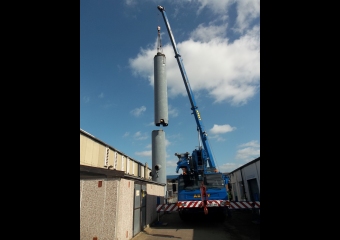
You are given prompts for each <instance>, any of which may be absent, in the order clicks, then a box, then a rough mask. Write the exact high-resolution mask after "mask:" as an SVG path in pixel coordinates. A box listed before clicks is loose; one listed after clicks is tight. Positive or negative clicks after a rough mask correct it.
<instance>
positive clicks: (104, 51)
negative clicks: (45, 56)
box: [80, 0, 260, 175]
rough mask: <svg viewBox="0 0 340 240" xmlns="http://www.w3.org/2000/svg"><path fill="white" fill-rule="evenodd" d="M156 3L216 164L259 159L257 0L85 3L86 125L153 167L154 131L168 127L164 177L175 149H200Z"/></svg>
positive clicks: (229, 167) (223, 167)
mask: <svg viewBox="0 0 340 240" xmlns="http://www.w3.org/2000/svg"><path fill="white" fill-rule="evenodd" d="M158 5H161V6H163V7H165V10H166V14H167V17H168V20H169V23H170V27H171V30H172V33H173V35H174V38H175V41H176V44H177V48H178V51H179V53H180V55H181V57H182V60H183V64H184V67H185V71H186V73H187V77H188V79H189V82H190V86H191V88H192V91H193V93H194V98H195V101H196V104H197V106H198V110H199V111H200V114H201V118H202V122H203V124H204V129H205V130H206V131H207V132H208V139H209V143H210V147H211V150H212V153H213V156H214V160H215V164H216V166H217V168H218V170H220V171H222V172H230V171H233V170H234V169H236V168H238V167H239V166H242V165H244V164H245V163H247V162H249V161H251V160H254V159H255V158H257V157H259V156H260V18H259V17H260V1H259V0H238V1H231V0H173V1H165V0H159V1H154V0H143V1H138V0H121V1H116V0H80V128H81V129H83V130H85V131H86V132H88V133H90V134H92V135H94V136H95V137H96V138H98V139H100V140H101V141H103V142H105V143H107V144H108V145H110V146H112V147H114V148H116V149H117V150H119V151H121V152H123V153H125V154H126V155H127V156H129V157H131V158H133V159H135V160H137V161H139V162H141V163H143V164H145V163H148V165H149V166H150V167H151V166H152V162H151V161H152V156H151V152H152V151H151V143H152V139H151V137H152V131H153V130H160V129H163V130H164V132H165V138H166V154H167V156H166V161H167V170H166V171H167V175H173V174H176V163H177V160H178V158H177V157H176V156H175V153H184V152H189V153H191V152H192V151H193V150H194V149H195V148H196V147H198V146H199V142H198V141H199V140H198V133H197V130H196V128H197V127H196V122H195V119H194V116H193V115H192V114H191V106H190V101H189V98H188V96H187V93H186V90H185V86H184V83H183V79H182V77H181V74H180V69H179V67H178V64H177V61H176V59H175V58H174V51H173V48H172V45H171V42H170V38H169V35H168V32H167V30H166V27H165V23H164V20H163V18H162V14H161V12H160V11H159V10H158V9H157V6H158ZM157 26H160V27H161V39H162V46H163V53H164V54H165V55H166V75H167V85H168V108H169V116H168V119H169V125H168V126H167V127H162V126H161V127H157V126H155V124H154V89H153V74H154V72H153V71H154V69H153V58H154V56H155V55H156V53H157ZM180 172H181V170H180V171H179V173H180Z"/></svg>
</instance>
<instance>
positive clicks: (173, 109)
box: [168, 104, 178, 117]
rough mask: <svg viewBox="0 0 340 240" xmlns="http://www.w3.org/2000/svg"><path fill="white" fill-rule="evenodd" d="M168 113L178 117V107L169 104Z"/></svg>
mask: <svg viewBox="0 0 340 240" xmlns="http://www.w3.org/2000/svg"><path fill="white" fill-rule="evenodd" d="M168 114H169V116H171V117H177V116H178V109H177V108H175V107H173V106H171V105H170V104H169V106H168Z"/></svg>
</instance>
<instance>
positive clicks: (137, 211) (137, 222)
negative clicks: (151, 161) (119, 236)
mask: <svg viewBox="0 0 340 240" xmlns="http://www.w3.org/2000/svg"><path fill="white" fill-rule="evenodd" d="M134 189H135V193H134V207H133V236H135V235H136V234H137V233H139V232H140V231H142V230H143V229H144V228H145V227H146V185H145V184H141V183H135V187H134Z"/></svg>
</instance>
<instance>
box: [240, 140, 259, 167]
mask: <svg viewBox="0 0 340 240" xmlns="http://www.w3.org/2000/svg"><path fill="white" fill-rule="evenodd" d="M239 147H240V148H242V149H239V150H238V151H237V154H236V157H235V158H236V159H240V160H243V161H244V162H249V161H252V160H254V159H255V158H257V157H259V156H260V144H259V143H258V142H257V141H250V142H248V143H245V144H241V145H240V146H239Z"/></svg>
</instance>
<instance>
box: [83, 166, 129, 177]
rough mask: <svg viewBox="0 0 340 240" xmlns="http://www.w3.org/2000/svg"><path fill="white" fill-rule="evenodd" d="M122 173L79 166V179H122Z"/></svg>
mask: <svg viewBox="0 0 340 240" xmlns="http://www.w3.org/2000/svg"><path fill="white" fill-rule="evenodd" d="M124 175H125V173H124V171H118V170H109V169H105V168H98V167H92V166H85V165H80V179H95V178H116V177H124Z"/></svg>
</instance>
